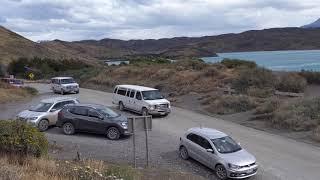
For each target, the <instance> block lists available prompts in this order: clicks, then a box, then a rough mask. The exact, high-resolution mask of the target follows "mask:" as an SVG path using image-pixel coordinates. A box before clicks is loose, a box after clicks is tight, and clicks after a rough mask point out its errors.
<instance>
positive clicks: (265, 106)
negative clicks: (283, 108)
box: [255, 98, 280, 114]
mask: <svg viewBox="0 0 320 180" xmlns="http://www.w3.org/2000/svg"><path fill="white" fill-rule="evenodd" d="M279 106H280V101H279V99H276V98H273V99H270V100H268V101H266V102H265V103H262V104H261V105H260V106H258V107H257V108H256V111H255V114H268V113H273V112H274V111H276V110H277V109H278V108H279Z"/></svg>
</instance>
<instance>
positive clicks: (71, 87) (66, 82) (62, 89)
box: [51, 77, 79, 95]
mask: <svg viewBox="0 0 320 180" xmlns="http://www.w3.org/2000/svg"><path fill="white" fill-rule="evenodd" d="M51 89H52V91H53V92H54V93H57V92H59V93H60V94H62V95H63V94H65V93H71V92H74V93H77V94H78V93H79V84H78V83H76V82H75V80H74V79H73V78H72V77H54V78H52V79H51Z"/></svg>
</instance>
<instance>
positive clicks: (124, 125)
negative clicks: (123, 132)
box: [120, 122, 128, 129]
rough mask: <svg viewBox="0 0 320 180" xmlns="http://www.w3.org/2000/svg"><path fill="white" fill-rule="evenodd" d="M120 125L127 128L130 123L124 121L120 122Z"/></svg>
mask: <svg viewBox="0 0 320 180" xmlns="http://www.w3.org/2000/svg"><path fill="white" fill-rule="evenodd" d="M120 125H121V126H122V127H123V128H124V129H127V128H128V123H127V122H122V123H120Z"/></svg>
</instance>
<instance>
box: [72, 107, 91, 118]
mask: <svg viewBox="0 0 320 180" xmlns="http://www.w3.org/2000/svg"><path fill="white" fill-rule="evenodd" d="M72 113H73V114H76V115H80V116H87V115H88V109H87V108H85V107H75V108H74V109H73V111H72Z"/></svg>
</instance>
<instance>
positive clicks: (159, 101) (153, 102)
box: [145, 99, 170, 105]
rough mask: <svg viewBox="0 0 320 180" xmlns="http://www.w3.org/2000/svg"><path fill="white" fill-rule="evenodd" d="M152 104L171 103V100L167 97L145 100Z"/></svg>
mask: <svg viewBox="0 0 320 180" xmlns="http://www.w3.org/2000/svg"><path fill="white" fill-rule="evenodd" d="M145 102H147V103H148V104H150V105H157V104H169V103H170V102H169V101H168V100H166V99H155V100H145Z"/></svg>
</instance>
